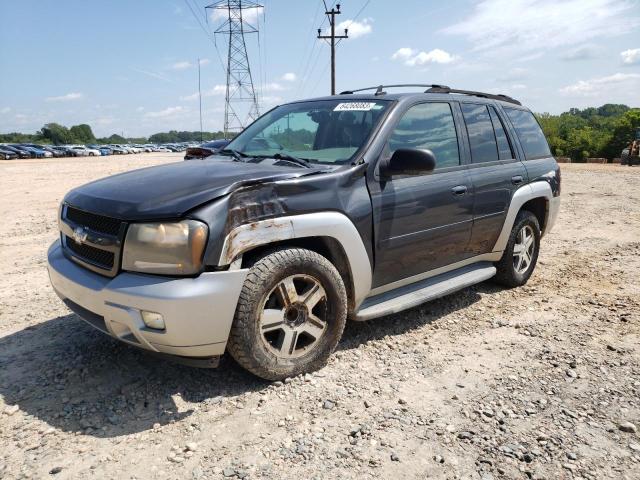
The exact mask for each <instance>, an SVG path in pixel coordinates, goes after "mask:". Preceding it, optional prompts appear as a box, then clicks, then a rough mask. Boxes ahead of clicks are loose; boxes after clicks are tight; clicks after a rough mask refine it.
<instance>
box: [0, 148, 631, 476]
mask: <svg viewBox="0 0 640 480" xmlns="http://www.w3.org/2000/svg"><path fill="white" fill-rule="evenodd" d="M179 159H180V155H179V154H143V155H130V156H123V157H109V158H105V159H103V158H97V159H89V158H79V159H58V160H30V161H9V162H2V163H0V271H2V272H3V275H2V276H0V478H8V479H9V478H53V477H55V478H74V479H75V478H96V479H98V478H99V479H102V478H107V479H133V478H138V479H146V478H152V479H156V478H158V479H165V478H168V479H201V478H202V479H204V478H251V479H254V478H270V479H296V480H300V479H316V478H317V479H333V478H341V479H345V478H346V479H352V478H353V479H355V478H358V479H361V478H365V479H366V478H372V479H373V478H375V479H380V478H383V479H387V478H389V479H391V478H393V479H399V478H416V479H423V478H446V479H484V480H489V479H499V478H522V479H526V478H533V479H541V478H547V479H564V478H566V479H571V478H586V479H601V478H614V479H621V478H622V479H638V478H640V433H639V432H638V428H640V273H639V272H640V168H638V167H636V168H629V167H620V166H605V165H563V166H562V181H563V184H562V189H563V191H562V208H561V213H560V217H559V219H558V223H557V224H556V227H555V229H554V231H553V232H552V233H551V234H549V235H548V236H547V237H546V238H545V239H544V241H543V245H542V252H541V255H540V260H539V263H538V267H537V270H536V272H535V273H534V275H533V277H532V279H531V281H530V282H529V284H528V285H527V286H526V287H524V288H519V289H514V290H504V289H502V288H499V287H497V286H496V285H494V284H492V283H491V282H486V283H483V284H481V285H478V286H475V287H473V288H468V289H466V290H464V291H461V292H459V293H456V294H453V295H450V296H448V297H446V298H443V299H440V300H438V301H435V302H432V303H429V304H426V305H423V306H421V307H419V308H415V309H412V310H409V311H406V312H403V313H400V314H397V315H393V316H391V317H387V318H383V319H378V320H374V321H371V322H368V323H360V324H356V323H353V324H350V325H349V326H348V327H347V329H346V331H345V334H344V338H343V340H342V342H341V343H340V345H339V348H338V351H337V352H336V354H335V355H334V357H333V358H332V360H331V361H330V363H329V365H328V366H327V367H326V368H324V369H323V370H322V371H320V372H317V373H315V374H313V375H307V376H304V377H301V378H295V379H291V381H287V382H284V383H280V382H276V383H268V382H264V381H261V380H259V379H256V378H255V377H252V376H251V375H249V374H247V373H245V372H244V371H242V370H241V369H240V368H239V367H237V366H236V365H235V364H234V363H233V362H232V361H231V360H228V359H225V360H224V361H223V363H222V365H221V367H220V368H219V369H217V370H198V369H192V368H188V367H183V366H178V365H174V364H171V363H167V362H166V361H161V360H157V359H155V358H154V357H151V356H149V355H147V354H145V353H142V352H139V351H137V350H135V349H132V348H129V347H127V346H124V345H121V344H119V343H117V342H116V341H114V340H111V339H110V338H108V337H106V336H104V335H102V334H101V333H99V332H95V331H93V330H92V329H91V327H89V326H87V325H85V324H84V323H83V322H81V321H80V320H79V319H78V318H77V317H75V316H74V315H72V314H70V312H69V311H68V310H67V309H66V308H65V307H64V305H63V304H62V303H61V302H60V301H59V300H58V298H57V297H56V296H55V294H54V293H53V291H52V290H51V288H50V286H49V282H48V277H47V272H46V262H45V257H46V250H47V247H48V245H49V244H50V243H51V242H52V241H53V240H54V239H55V238H56V236H57V230H56V210H57V208H58V204H59V202H60V200H61V199H62V197H63V195H64V194H65V192H67V191H68V190H69V189H70V188H72V187H74V186H76V185H80V184H82V183H85V182H87V181H89V180H92V179H95V178H99V177H103V176H106V175H110V174H113V173H117V172H121V171H125V170H130V169H133V168H138V167H143V166H147V165H152V164H158V163H165V162H170V161H176V160H179Z"/></svg>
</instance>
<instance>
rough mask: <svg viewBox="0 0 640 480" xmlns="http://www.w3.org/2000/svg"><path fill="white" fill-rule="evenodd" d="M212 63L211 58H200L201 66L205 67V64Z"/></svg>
mask: <svg viewBox="0 0 640 480" xmlns="http://www.w3.org/2000/svg"><path fill="white" fill-rule="evenodd" d="M210 63H211V60H209V59H208V58H201V59H200V66H201V67H204V66H205V65H209V64H210Z"/></svg>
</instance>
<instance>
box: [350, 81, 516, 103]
mask: <svg viewBox="0 0 640 480" xmlns="http://www.w3.org/2000/svg"><path fill="white" fill-rule="evenodd" d="M403 87H427V90H425V91H424V93H458V94H460V95H471V96H474V97H482V98H490V99H492V100H500V101H503V102H508V103H513V104H515V105H522V104H521V103H520V102H519V101H518V100H516V99H515V98H511V97H509V96H508V95H502V94H493V93H485V92H475V91H473V90H457V89H455V88H450V87H447V86H446V85H426V84H422V83H407V84H402V85H378V86H377V87H367V88H359V89H357V90H345V91H344V92H340V95H350V94H353V93H356V92H364V91H367V90H374V89H375V91H376V93H375V95H385V94H386V93H387V92H385V91H384V89H385V88H403Z"/></svg>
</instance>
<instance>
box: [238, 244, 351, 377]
mask: <svg viewBox="0 0 640 480" xmlns="http://www.w3.org/2000/svg"><path fill="white" fill-rule="evenodd" d="M346 318H347V294H346V290H345V286H344V283H343V281H342V278H341V277H340V274H339V273H338V271H337V270H336V268H335V267H334V266H333V264H332V263H331V262H330V261H329V260H327V259H326V258H325V257H323V256H322V255H319V254H318V253H316V252H313V251H311V250H306V249H302V248H283V249H278V250H275V251H272V252H271V253H267V254H266V255H264V256H263V257H261V258H259V259H258V260H257V261H256V262H255V263H254V264H253V266H252V267H251V269H250V270H249V274H248V275H247V278H246V280H245V283H244V286H243V288H242V291H241V293H240V298H239V300H238V306H237V308H236V314H235V318H234V321H233V326H232V327H231V332H230V335H229V342H228V345H227V349H228V351H229V353H230V354H231V356H232V357H233V358H234V359H235V360H236V362H238V363H239V364H240V365H241V366H242V367H244V368H245V369H247V370H249V371H250V372H251V373H253V374H255V375H257V376H259V377H262V378H264V379H267V380H282V379H284V378H287V377H293V376H296V375H299V374H301V373H307V372H311V371H314V370H317V369H319V368H322V367H323V366H324V365H325V364H326V362H327V360H328V358H329V356H330V355H331V353H332V352H333V350H334V349H335V347H336V345H337V344H338V342H339V341H340V337H341V336H342V331H343V330H344V326H345V322H346Z"/></svg>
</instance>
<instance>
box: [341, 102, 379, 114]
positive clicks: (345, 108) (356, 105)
mask: <svg viewBox="0 0 640 480" xmlns="http://www.w3.org/2000/svg"><path fill="white" fill-rule="evenodd" d="M375 106H376V103H375V102H348V103H339V104H338V105H336V108H334V109H333V111H334V112H368V111H369V110H371V109H372V108H373V107H375Z"/></svg>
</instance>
